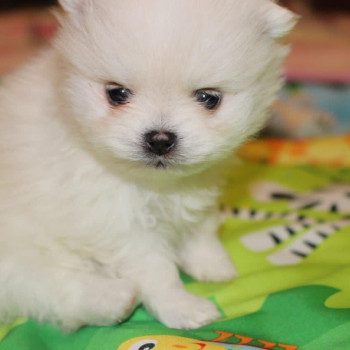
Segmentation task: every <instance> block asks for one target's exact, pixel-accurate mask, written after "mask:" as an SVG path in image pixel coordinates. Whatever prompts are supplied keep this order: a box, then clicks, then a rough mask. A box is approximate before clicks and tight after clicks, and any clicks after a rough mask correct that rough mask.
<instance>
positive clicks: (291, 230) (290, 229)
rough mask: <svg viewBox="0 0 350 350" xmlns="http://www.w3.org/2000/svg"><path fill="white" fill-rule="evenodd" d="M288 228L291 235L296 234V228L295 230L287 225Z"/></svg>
mask: <svg viewBox="0 0 350 350" xmlns="http://www.w3.org/2000/svg"><path fill="white" fill-rule="evenodd" d="M286 230H287V232H288V234H289V235H290V236H293V235H295V230H293V229H292V228H291V227H289V226H286Z"/></svg>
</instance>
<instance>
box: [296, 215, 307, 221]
mask: <svg viewBox="0 0 350 350" xmlns="http://www.w3.org/2000/svg"><path fill="white" fill-rule="evenodd" d="M305 219H306V216H305V215H299V216H298V218H297V220H298V221H304V220H305Z"/></svg>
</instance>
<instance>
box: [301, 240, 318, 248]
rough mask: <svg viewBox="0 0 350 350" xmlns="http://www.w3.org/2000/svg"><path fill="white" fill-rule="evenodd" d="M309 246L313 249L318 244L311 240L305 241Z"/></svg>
mask: <svg viewBox="0 0 350 350" xmlns="http://www.w3.org/2000/svg"><path fill="white" fill-rule="evenodd" d="M303 242H304V243H305V244H306V245H307V246H308V247H310V248H312V249H316V248H317V245H316V244H315V243H312V242H310V241H303Z"/></svg>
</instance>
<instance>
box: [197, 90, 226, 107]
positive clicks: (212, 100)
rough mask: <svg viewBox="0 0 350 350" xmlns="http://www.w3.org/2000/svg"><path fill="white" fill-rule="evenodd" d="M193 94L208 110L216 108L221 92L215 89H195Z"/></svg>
mask: <svg viewBox="0 0 350 350" xmlns="http://www.w3.org/2000/svg"><path fill="white" fill-rule="evenodd" d="M194 95H195V98H196V100H197V101H198V102H199V103H200V104H202V105H203V106H204V107H205V108H206V109H209V110H210V111H213V110H215V109H217V108H218V107H219V105H220V102H221V93H220V92H219V91H217V90H210V89H207V90H197V91H196V92H195V94H194Z"/></svg>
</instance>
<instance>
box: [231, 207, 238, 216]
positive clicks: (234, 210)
mask: <svg viewBox="0 0 350 350" xmlns="http://www.w3.org/2000/svg"><path fill="white" fill-rule="evenodd" d="M232 213H233V214H234V215H239V213H240V210H239V209H238V208H233V209H232Z"/></svg>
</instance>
